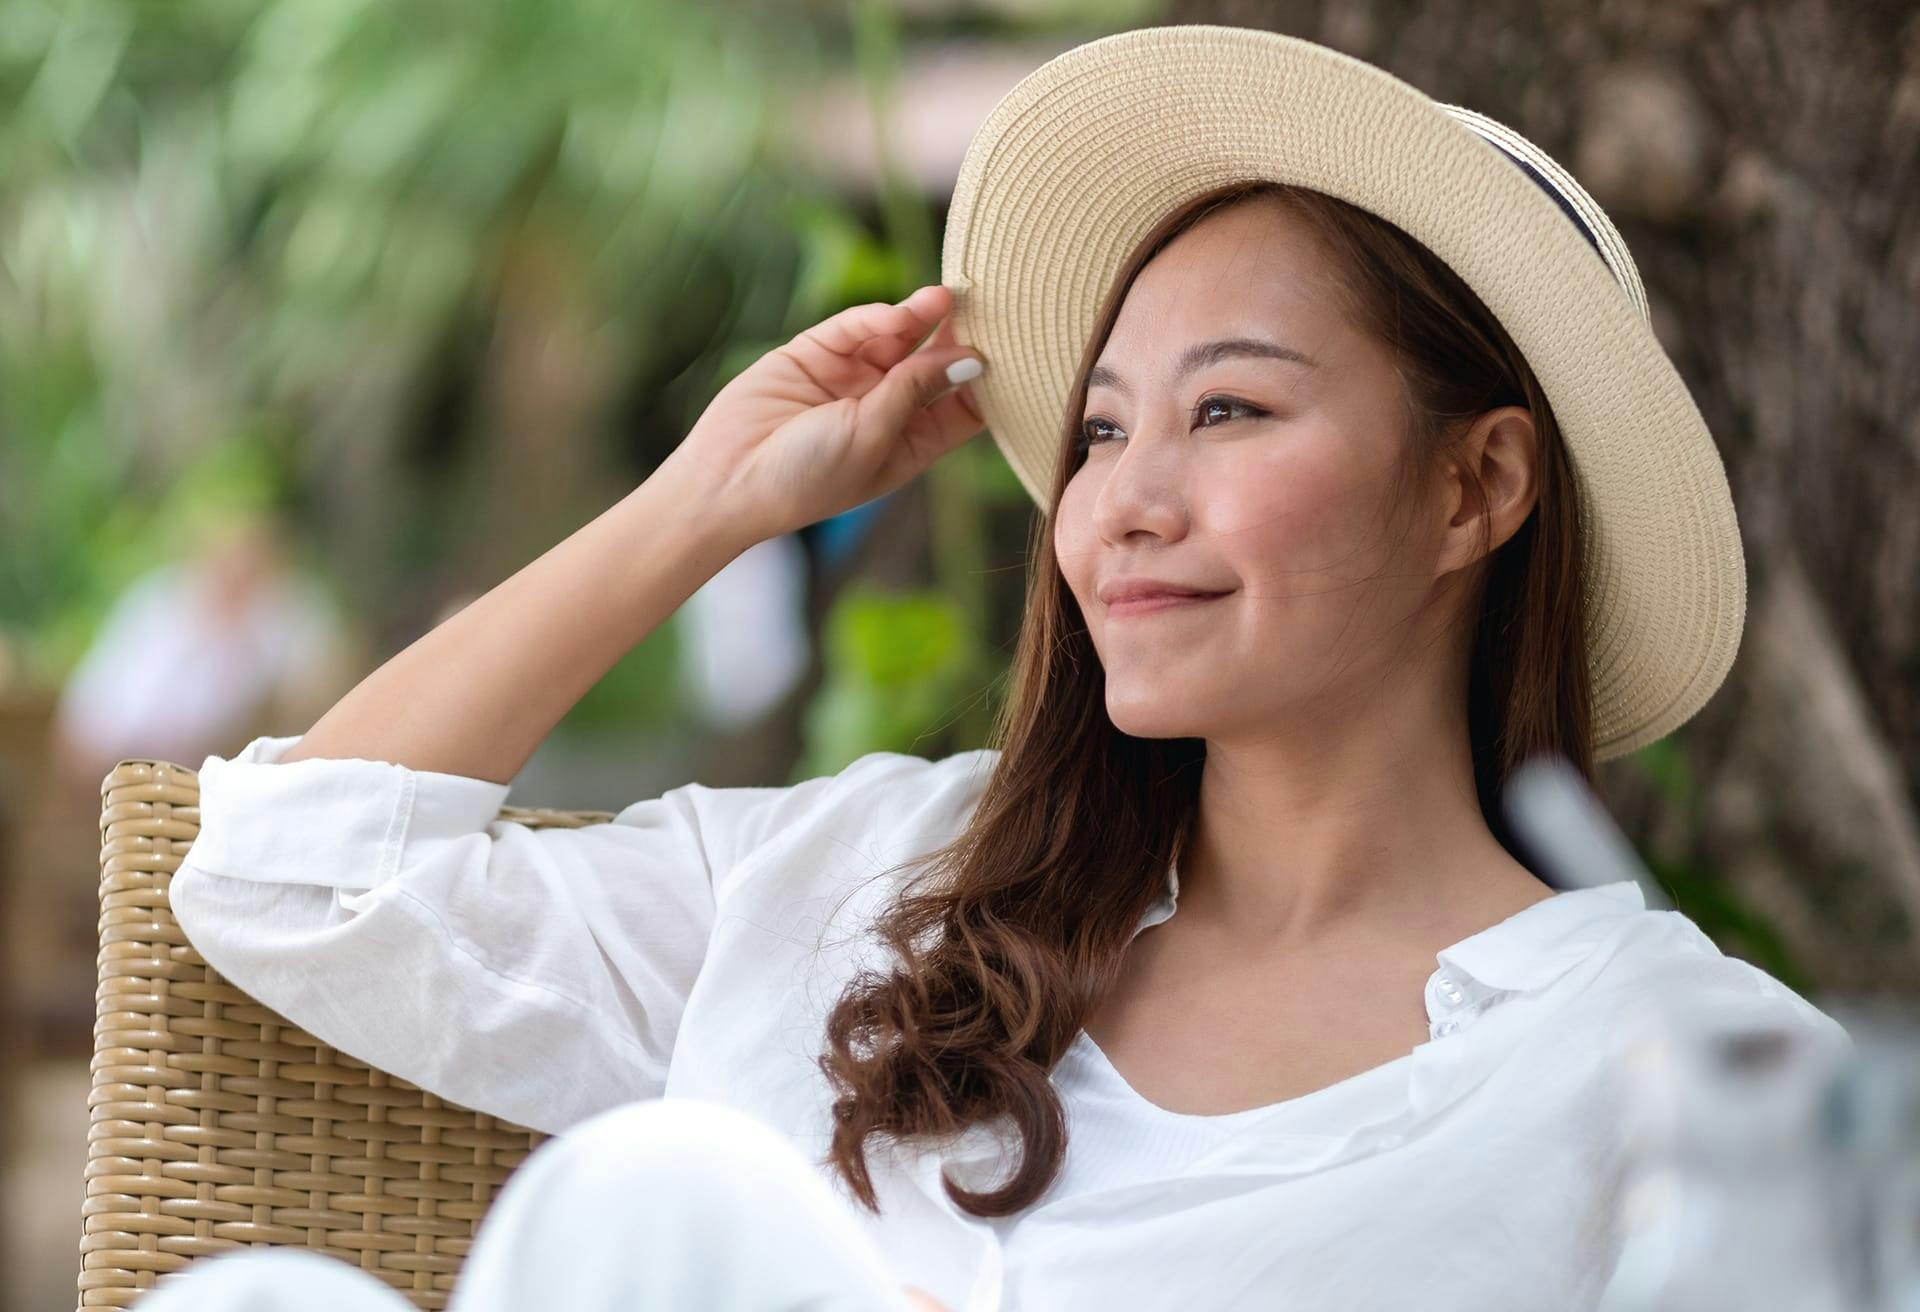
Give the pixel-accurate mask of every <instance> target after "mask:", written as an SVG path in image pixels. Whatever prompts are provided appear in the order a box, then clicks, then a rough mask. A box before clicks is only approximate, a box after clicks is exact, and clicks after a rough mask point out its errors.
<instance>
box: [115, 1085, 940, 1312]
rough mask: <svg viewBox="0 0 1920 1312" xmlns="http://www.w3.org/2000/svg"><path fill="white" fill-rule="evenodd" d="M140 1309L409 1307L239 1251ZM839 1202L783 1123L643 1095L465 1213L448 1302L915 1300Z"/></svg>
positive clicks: (794, 1308)
mask: <svg viewBox="0 0 1920 1312" xmlns="http://www.w3.org/2000/svg"><path fill="white" fill-rule="evenodd" d="M135 1306H136V1307H137V1308H138V1309H139V1312H413V1305H412V1304H411V1303H409V1302H408V1301H407V1300H406V1299H405V1298H404V1297H403V1296H402V1295H401V1294H400V1293H399V1292H398V1291H396V1290H394V1289H393V1288H391V1287H390V1286H388V1285H387V1284H385V1283H384V1282H383V1281H381V1280H380V1279H379V1278H378V1277H376V1276H374V1275H372V1274H370V1273H369V1272H366V1271H362V1270H360V1269H359V1268H358V1267H355V1266H351V1265H349V1264H348V1263H346V1262H342V1261H340V1260H338V1259H337V1258H332V1257H327V1256H324V1255H322V1254H319V1253H314V1252H310V1251H308V1250H306V1249H301V1248H248V1249H241V1250H237V1251H234V1252H230V1253H222V1254H219V1255H218V1256H215V1257H210V1258H202V1259H201V1260H199V1261H198V1262H195V1263H194V1264H193V1265H192V1266H190V1267H188V1268H187V1269H186V1270H185V1271H183V1272H181V1273H179V1274H177V1275H173V1276H168V1277H164V1278H163V1279H161V1280H160V1281H159V1283H158V1284H157V1285H156V1286H155V1288H154V1289H153V1291H152V1292H151V1293H149V1294H148V1295H147V1296H146V1297H145V1298H143V1299H141V1300H139V1301H138V1302H137V1303H136V1304H135ZM913 1306H914V1305H913V1303H912V1301H911V1300H910V1299H909V1297H908V1295H907V1294H906V1292H905V1290H904V1288H903V1287H902V1285H901V1283H900V1281H899V1280H898V1279H897V1278H896V1277H895V1276H894V1275H893V1273H892V1272H891V1271H890V1270H889V1269H888V1267H887V1264H886V1261H885V1259H884V1258H883V1257H882V1255H881V1253H880V1252H879V1250H878V1249H877V1248H876V1247H875V1246H874V1244H873V1242H872V1240H871V1239H870V1238H869V1236H868V1234H867V1232H866V1231H865V1230H864V1229H863V1228H862V1227H861V1224H860V1221H859V1218H857V1217H856V1216H854V1215H853V1213H852V1210H851V1205H850V1204H849V1203H847V1202H846V1200H844V1199H842V1198H841V1197H839V1196H838V1195H837V1194H835V1193H834V1192H833V1190H832V1188H831V1187H830V1186H829V1185H828V1183H827V1181H826V1180H825V1179H823V1178H822V1177H821V1176H820V1175H819V1174H818V1173H817V1170H816V1168H815V1167H814V1166H813V1164H812V1163H810V1162H808V1161H807V1160H806V1158H805V1157H804V1156H803V1155H802V1154H801V1152H800V1150H799V1149H798V1148H796V1147H795V1146H794V1145H793V1144H792V1143H791V1142H790V1141H789V1140H788V1139H787V1138H786V1137H785V1136H783V1135H781V1134H780V1133H779V1131H777V1130H775V1129H774V1128H773V1127H772V1126H770V1125H768V1124H766V1123H765V1122H763V1121H761V1120H759V1119H757V1118H755V1117H753V1116H751V1115H749V1114H748V1113H746V1112H744V1111H741V1110H739V1109H738V1108H734V1107H728V1106H725V1105H723V1104H720V1103H715V1102H709V1101H706V1100H704V1099H698V1098H686V1097H671V1098H649V1099H644V1100H642V1101H639V1102H631V1103H627V1104H625V1105H624V1106H620V1107H615V1108H613V1109H611V1110H609V1111H605V1112H602V1113H600V1114H599V1115H598V1116H594V1117H591V1118H589V1119H588V1120H585V1121H582V1122H580V1123H579V1124H578V1125H575V1126H573V1127H571V1128H569V1129H568V1130H566V1131H565V1132H564V1133H561V1134H558V1135H555V1136H554V1137H553V1138H552V1139H549V1140H548V1141H547V1142H545V1143H543V1144H541V1145H540V1147H539V1148H537V1149H535V1150H534V1152H533V1153H532V1155H531V1156H529V1157H528V1158H527V1160H526V1162H525V1163H523V1164H522V1165H521V1167H520V1169H519V1170H518V1171H516V1172H514V1174H513V1175H512V1176H511V1177H510V1178H509V1179H508V1181H507V1184H506V1187H505V1188H503V1189H502V1190H501V1191H500V1194H499V1196H498V1197H497V1198H496V1199H495V1200H494V1203H493V1206H492V1207H491V1208H490V1209H489V1210H488V1212H487V1215H486V1217H485V1218H484V1219H483V1220H482V1221H481V1224H480V1228H479V1230H478V1232H477V1233H476V1234H475V1236H474V1241H473V1248H472V1249H471V1251H470V1252H469V1253H468V1254H467V1259H466V1262H465V1263H464V1264H463V1266H462V1268H461V1272H460V1276H459V1278H458V1279H457V1280H456V1281H455V1283H454V1289H453V1294H452V1296H451V1299H450V1302H449V1308H450V1312H537V1310H538V1309H544V1308H561V1307H564V1308H567V1309H570V1312H614V1310H615V1309H619V1312H694V1310H695V1309H700V1310H701V1312H913Z"/></svg>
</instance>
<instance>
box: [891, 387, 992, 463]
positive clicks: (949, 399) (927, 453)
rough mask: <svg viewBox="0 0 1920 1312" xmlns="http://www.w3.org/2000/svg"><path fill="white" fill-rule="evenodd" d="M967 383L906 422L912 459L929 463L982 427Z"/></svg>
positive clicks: (921, 409) (925, 406) (963, 441)
mask: <svg viewBox="0 0 1920 1312" xmlns="http://www.w3.org/2000/svg"><path fill="white" fill-rule="evenodd" d="M967 386H968V385H967V384H966V383H962V384H960V386H958V387H956V388H954V389H953V390H952V391H950V392H948V393H947V394H946V395H945V396H941V397H936V398H935V399H934V400H933V401H931V402H929V403H928V404H926V405H924V406H922V407H921V408H920V410H919V412H918V413H917V414H915V415H914V416H913V418H912V419H910V420H908V422H907V444H908V446H909V447H911V449H912V450H913V452H914V456H915V459H917V460H919V461H921V462H922V463H924V464H932V463H933V462H934V461H935V460H938V459H939V458H940V457H941V456H943V455H945V454H947V452H949V451H951V450H953V449H954V448H955V447H959V446H963V445H965V443H966V441H967V439H969V438H971V437H972V436H973V435H974V434H975V433H978V432H980V431H981V430H982V429H983V428H985V427H986V424H985V422H984V421H983V420H982V419H981V418H980V414H979V411H978V410H977V409H976V408H975V407H974V403H973V399H972V397H970V396H969V395H968V394H967Z"/></svg>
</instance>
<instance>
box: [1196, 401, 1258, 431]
mask: <svg viewBox="0 0 1920 1312" xmlns="http://www.w3.org/2000/svg"><path fill="white" fill-rule="evenodd" d="M1215 406H1219V407H1221V408H1223V409H1227V410H1238V411H1240V412H1241V413H1242V414H1244V415H1247V416H1249V417H1258V416H1260V415H1264V414H1265V413H1267V412H1266V411H1265V410H1262V409H1261V408H1260V407H1259V406H1257V405H1249V404H1247V403H1246V402H1245V401H1236V400H1234V399H1233V398H1232V397H1230V396H1209V397H1204V398H1202V400H1201V402H1200V404H1199V405H1197V406H1195V407H1194V408H1193V416H1194V419H1195V420H1196V421H1198V420H1199V418H1200V416H1202V415H1204V414H1206V413H1207V411H1209V410H1211V409H1213V408H1214V407H1215ZM1207 427H1212V425H1210V424H1209V425H1207Z"/></svg>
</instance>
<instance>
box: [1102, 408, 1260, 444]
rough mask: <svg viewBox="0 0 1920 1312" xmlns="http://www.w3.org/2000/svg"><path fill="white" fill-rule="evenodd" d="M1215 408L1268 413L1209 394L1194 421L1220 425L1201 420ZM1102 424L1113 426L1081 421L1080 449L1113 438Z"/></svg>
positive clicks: (1251, 415) (1251, 414) (1255, 416)
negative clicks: (1102, 429)
mask: <svg viewBox="0 0 1920 1312" xmlns="http://www.w3.org/2000/svg"><path fill="white" fill-rule="evenodd" d="M1215 409H1222V410H1228V411H1236V410H1237V411H1239V412H1240V413H1241V414H1242V415H1245V416H1246V417H1248V418H1250V419H1258V418H1260V417H1261V416H1263V415H1265V414H1266V413H1267V411H1265V410H1262V409H1261V408H1260V407H1259V406H1257V405H1252V404H1249V403H1248V402H1246V401H1236V400H1235V399H1234V398H1232V397H1230V396H1208V397H1203V398H1201V401H1200V403H1199V404H1198V405H1196V406H1194V408H1193V419H1194V423H1195V424H1196V425H1199V426H1200V427H1203V428H1215V427H1218V425H1216V424H1202V423H1201V422H1200V421H1201V419H1202V417H1203V416H1205V415H1206V414H1208V413H1209V412H1211V411H1213V410H1215ZM1225 422H1226V420H1224V419H1223V420H1221V423H1225ZM1102 426H1104V427H1109V428H1110V427H1112V425H1111V424H1110V423H1109V422H1108V421H1107V420H1105V419H1088V420H1085V421H1083V422H1082V423H1081V425H1080V449H1081V450H1082V451H1085V450H1086V449H1087V448H1088V447H1093V446H1099V445H1101V444H1102V443H1104V442H1109V441H1112V440H1113V439H1112V438H1111V437H1108V436H1103V435H1102V434H1101V433H1100V432H1099V431H1098V429H1099V428H1100V427H1102Z"/></svg>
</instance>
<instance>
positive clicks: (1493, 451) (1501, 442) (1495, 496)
mask: <svg viewBox="0 0 1920 1312" xmlns="http://www.w3.org/2000/svg"><path fill="white" fill-rule="evenodd" d="M1538 455H1539V442H1538V433H1537V431H1536V430H1535V428H1534V423H1533V412H1532V411H1531V410H1528V409H1527V408H1526V407H1525V406H1518V405H1505V406H1501V407H1499V408H1498V409H1495V410H1488V411H1486V412H1485V413H1484V414H1482V415H1480V416H1479V417H1478V418H1476V419H1475V420H1474V421H1473V423H1472V424H1470V425H1469V426H1468V428H1467V431H1466V432H1465V433H1464V434H1462V435H1461V437H1460V439H1459V441H1458V442H1457V443H1456V444H1455V446H1454V454H1453V458H1452V459H1451V460H1449V461H1448V462H1447V473H1446V485H1445V487H1444V489H1443V490H1444V492H1445V495H1444V496H1443V498H1442V501H1441V505H1442V507H1443V508H1444V511H1445V513H1446V514H1447V516H1448V519H1447V522H1446V526H1445V539H1444V541H1443V542H1442V543H1441V547H1440V558H1439V560H1438V561H1437V562H1436V564H1437V565H1438V567H1439V568H1438V572H1440V573H1443V574H1444V573H1448V572H1450V571H1453V570H1457V569H1465V568H1466V567H1467V566H1469V565H1471V564H1473V563H1474V562H1475V561H1477V560H1479V559H1481V557H1482V556H1483V555H1487V554H1491V553H1492V552H1493V551H1494V550H1495V549H1496V548H1497V547H1499V546H1500V544H1501V543H1503V542H1505V541H1506V540H1507V539H1508V538H1510V537H1512V536H1513V535H1514V534H1515V533H1516V532H1518V531H1519V529H1520V525H1521V524H1523V523H1524V522H1526V518H1527V515H1528V513H1529V512H1531V511H1532V509H1533V504H1534V501H1535V499H1536V498H1537V497H1538V495H1539V486H1540V483H1539V477H1538V474H1537V469H1538V466H1537V463H1536V462H1537V460H1538ZM1482 518H1484V519H1485V520H1486V525H1485V528H1484V530H1483V528H1482V526H1481V520H1482ZM1483 532H1484V533H1485V535H1486V536H1485V538H1484V540H1483V538H1482V533H1483Z"/></svg>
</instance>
